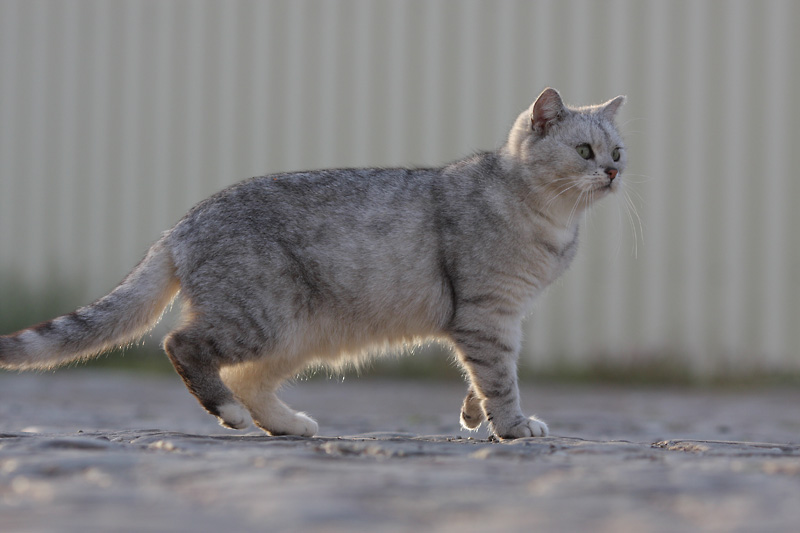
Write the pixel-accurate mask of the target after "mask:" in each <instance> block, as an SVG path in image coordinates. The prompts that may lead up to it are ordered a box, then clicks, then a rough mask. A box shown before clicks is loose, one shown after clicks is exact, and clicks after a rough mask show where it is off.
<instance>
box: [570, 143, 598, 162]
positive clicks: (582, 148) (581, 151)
mask: <svg viewBox="0 0 800 533" xmlns="http://www.w3.org/2000/svg"><path fill="white" fill-rule="evenodd" d="M575 149H576V150H577V151H578V155H579V156H581V157H582V158H584V159H591V158H593V157H594V153H593V152H592V147H591V146H589V145H588V144H579V145H578V146H576V147H575Z"/></svg>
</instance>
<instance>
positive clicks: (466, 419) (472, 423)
mask: <svg viewBox="0 0 800 533" xmlns="http://www.w3.org/2000/svg"><path fill="white" fill-rule="evenodd" d="M482 422H483V412H480V411H479V412H477V413H470V412H468V410H467V409H462V410H461V427H462V428H464V429H467V430H469V431H475V430H477V429H478V428H479V427H480V426H481V423H482Z"/></svg>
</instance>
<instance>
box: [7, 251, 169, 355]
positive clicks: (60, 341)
mask: <svg viewBox="0 0 800 533" xmlns="http://www.w3.org/2000/svg"><path fill="white" fill-rule="evenodd" d="M179 289H180V284H179V283H178V279H177V278H176V277H175V266H174V264H173V262H172V259H171V256H170V253H169V250H168V249H167V248H166V247H165V246H164V244H163V242H162V241H159V242H157V243H156V244H154V245H153V247H152V248H150V250H149V251H148V252H147V255H146V256H145V258H144V259H142V261H141V262H140V263H139V264H138V265H137V266H136V268H134V269H133V271H132V272H131V273H130V274H128V276H127V277H126V278H125V279H124V280H123V281H122V283H120V284H119V285H118V286H117V287H116V288H115V289H114V290H113V291H111V293H110V294H108V295H107V296H104V297H103V298H101V299H99V300H97V301H96V302H94V303H93V304H91V305H87V306H86V307H81V308H80V309H78V310H77V311H73V312H72V313H69V314H67V315H64V316H60V317H58V318H54V319H53V320H50V321H48V322H43V323H41V324H39V325H36V326H32V327H30V328H28V329H23V330H22V331H18V332H17V333H13V334H11V335H5V336H1V337H0V368H6V369H9V370H29V369H48V368H53V367H56V366H59V365H63V364H66V363H69V362H70V361H75V360H78V359H87V358H90V357H93V356H96V355H99V354H100V353H102V352H104V351H106V350H109V349H111V348H114V347H117V346H124V345H126V344H129V343H131V342H133V341H136V340H138V339H139V338H141V337H142V335H144V334H145V333H147V332H148V331H149V330H150V329H151V328H152V327H153V326H155V324H156V323H157V322H158V320H159V319H160V318H161V315H162V314H163V312H164V309H165V308H166V307H167V305H169V303H170V302H171V301H172V300H173V299H174V298H175V295H176V294H177V293H178V290H179Z"/></svg>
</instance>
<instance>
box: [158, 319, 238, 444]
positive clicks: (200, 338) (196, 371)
mask: <svg viewBox="0 0 800 533" xmlns="http://www.w3.org/2000/svg"><path fill="white" fill-rule="evenodd" d="M164 351H166V352H167V355H168V356H169V359H170V361H172V365H173V366H174V367H175V370H176V371H177V372H178V375H180V376H181V378H183V382H184V383H185V384H186V387H187V388H188V389H189V391H190V392H191V393H192V394H194V396H195V397H196V398H197V400H198V401H199V402H200V405H202V406H203V407H204V408H205V409H206V411H208V412H209V413H211V414H212V415H214V416H216V417H217V418H219V421H220V424H222V425H223V426H225V427H229V428H231V429H245V428H246V427H248V426H249V425H250V414H249V413H248V412H247V409H245V408H244V407H243V406H242V404H240V403H239V402H238V401H237V400H236V398H235V397H234V395H233V393H232V392H231V390H230V389H229V388H228V387H227V386H225V383H223V381H222V378H221V377H220V366H221V364H222V362H223V361H224V359H223V358H224V356H223V354H222V353H221V352H220V349H219V347H218V345H217V343H216V342H215V341H214V339H213V338H210V337H208V335H207V334H204V333H203V332H202V331H201V330H200V329H199V328H197V329H192V328H187V329H185V330H180V331H176V332H174V333H172V334H170V335H169V336H168V337H167V338H166V339H165V340H164Z"/></svg>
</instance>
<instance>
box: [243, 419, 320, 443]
mask: <svg viewBox="0 0 800 533" xmlns="http://www.w3.org/2000/svg"><path fill="white" fill-rule="evenodd" d="M256 425H257V426H258V427H260V428H261V429H263V430H264V431H266V432H267V433H269V434H270V435H272V436H274V437H277V436H281V435H297V436H300V437H313V436H314V435H316V434H317V430H318V429H319V426H318V425H317V423H316V421H314V419H313V418H311V417H310V416H308V415H307V414H305V413H291V414H289V415H288V416H281V417H280V418H279V419H275V418H272V419H271V420H270V421H269V423H268V424H265V423H260V422H258V421H256Z"/></svg>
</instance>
